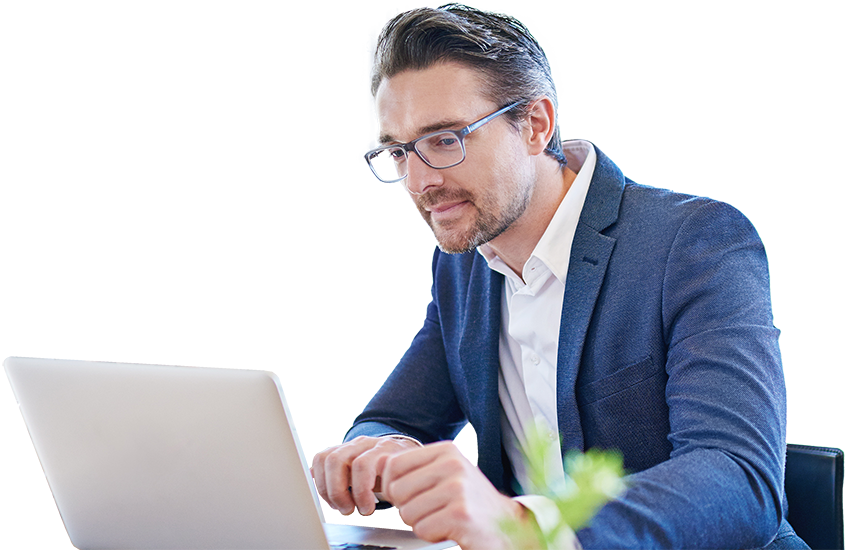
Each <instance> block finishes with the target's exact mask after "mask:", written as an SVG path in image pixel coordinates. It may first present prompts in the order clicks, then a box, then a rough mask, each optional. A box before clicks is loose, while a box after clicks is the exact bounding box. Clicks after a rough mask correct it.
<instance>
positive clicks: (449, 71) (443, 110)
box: [376, 63, 491, 143]
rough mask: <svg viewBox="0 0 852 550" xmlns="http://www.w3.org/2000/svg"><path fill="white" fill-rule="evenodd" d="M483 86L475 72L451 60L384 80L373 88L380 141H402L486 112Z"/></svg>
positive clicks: (461, 122) (489, 103)
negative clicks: (376, 88)
mask: <svg viewBox="0 0 852 550" xmlns="http://www.w3.org/2000/svg"><path fill="white" fill-rule="evenodd" d="M484 87H485V85H484V82H483V80H482V77H481V75H480V74H479V73H477V72H476V71H475V70H473V69H469V68H467V67H464V66H461V65H458V64H452V63H444V64H440V65H433V66H432V67H429V68H427V69H420V70H408V71H404V72H401V73H398V74H396V75H394V76H392V77H390V78H386V79H384V80H383V81H382V83H381V84H380V85H379V88H378V90H377V91H376V109H377V114H378V118H379V134H380V141H382V142H385V143H386V142H391V141H399V142H405V141H410V140H412V139H415V138H416V137H419V136H420V135H422V134H425V133H429V132H432V131H436V130H441V129H444V128H450V127H454V126H459V125H461V126H463V125H466V124H469V123H470V122H472V121H473V120H475V119H476V118H477V117H476V115H477V114H478V113H479V111H483V112H486V113H487V111H488V109H490V107H491V101H490V100H489V99H488V98H487V97H486V96H485V94H484ZM471 117H474V118H471Z"/></svg>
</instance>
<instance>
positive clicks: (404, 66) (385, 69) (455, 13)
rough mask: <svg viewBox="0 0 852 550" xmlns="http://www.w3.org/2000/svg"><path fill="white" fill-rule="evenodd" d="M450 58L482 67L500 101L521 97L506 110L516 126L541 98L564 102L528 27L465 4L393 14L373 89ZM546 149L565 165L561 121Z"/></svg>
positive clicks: (378, 54)
mask: <svg viewBox="0 0 852 550" xmlns="http://www.w3.org/2000/svg"><path fill="white" fill-rule="evenodd" d="M447 61H450V62H456V63H461V64H463V65H466V66H468V67H471V68H473V69H475V70H477V71H480V72H481V73H482V75H483V76H484V77H485V82H486V83H487V85H488V90H487V93H488V94H489V95H490V98H491V99H492V100H493V101H494V102H495V103H496V104H497V105H498V106H501V107H502V106H504V105H508V104H510V103H512V102H515V101H519V100H520V101H521V102H522V103H521V104H520V105H519V106H518V107H516V108H514V109H512V110H511V111H509V112H508V113H507V114H506V117H507V120H509V121H510V122H511V123H512V124H513V125H515V126H516V127H517V125H518V123H519V121H520V120H521V119H522V118H523V116H524V114H525V112H526V111H525V109H526V108H527V107H529V105H530V104H531V103H532V102H534V101H535V100H537V99H539V98H541V97H548V98H550V100H551V101H553V104H554V106H556V107H558V103H557V100H556V86H555V85H554V83H553V77H552V76H551V74H550V64H549V63H548V62H547V56H545V55H544V50H542V49H541V46H540V45H539V44H538V41H536V39H535V38H533V36H532V34H530V32H529V30H528V29H527V28H526V26H524V24H523V23H521V22H520V21H518V20H517V19H515V18H513V17H510V16H507V15H502V14H497V13H491V12H485V11H480V10H477V9H474V8H471V7H468V6H465V5H462V4H446V5H443V6H441V7H439V8H437V9H433V8H419V9H415V10H411V11H407V12H404V13H401V14H399V15H397V16H396V17H394V18H393V19H391V20H390V21H389V22H388V23H387V25H385V28H384V29H383V30H382V33H381V34H380V35H379V41H378V45H377V47H376V56H375V59H374V62H373V74H372V89H371V91H372V94H373V96H375V95H376V92H377V91H378V89H379V85H380V84H381V83H382V80H383V79H385V78H391V77H393V76H394V75H396V74H398V73H400V72H403V71H406V70H409V69H414V70H422V69H427V68H429V67H431V66H432V65H434V64H436V63H441V62H447ZM545 152H546V153H547V154H548V155H550V156H551V157H553V158H555V159H556V160H557V161H559V163H560V164H563V165H564V164H565V162H566V160H565V155H564V153H563V152H562V143H561V138H560V137H559V126H558V125H557V126H556V131H555V132H554V134H553V138H552V139H551V140H550V143H549V144H548V146H547V150H546V151H545Z"/></svg>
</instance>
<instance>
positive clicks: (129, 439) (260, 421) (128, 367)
mask: <svg viewBox="0 0 852 550" xmlns="http://www.w3.org/2000/svg"><path fill="white" fill-rule="evenodd" d="M4 367H5V369H6V374H7V376H8V377H9V381H10V382H11V385H12V389H13V391H14V393H15V397H16V399H17V400H18V404H19V406H20V409H21V413H22V414H23V416H24V421H25V422H26V425H27V428H28V429H29V433H30V437H31V438H32V441H33V444H34V445H35V449H36V452H37V454H38V457H39V459H40V461H41V466H42V469H43V470H44V473H45V476H46V477H47V481H48V484H49V485H50V489H51V491H52V493H53V497H54V499H55V500H56V505H57V507H58V509H59V513H60V515H61V516H62V521H63V522H64V524H65V528H66V530H67V531H68V536H69V537H70V539H71V542H72V544H73V545H74V546H75V547H77V548H79V549H81V550H85V549H94V548H99V549H106V550H111V549H122V550H142V549H150V550H153V549H158V550H165V549H181V550H188V549H196V550H213V549H220V550H224V549H228V550H237V549H241V550H242V549H270V550H271V549H281V550H284V549H287V550H311V549H314V548H318V549H324V550H328V549H329V548H359V547H360V548H364V547H366V548H398V549H400V550H408V549H419V548H430V549H433V548H434V549H438V548H449V547H451V546H454V543H452V542H449V541H448V542H445V543H439V544H428V543H425V542H423V541H421V540H418V539H417V538H416V537H415V536H414V535H413V533H411V532H410V531H401V530H393V529H379V528H369V527H357V526H346V525H330V524H326V523H324V521H323V518H322V511H321V509H320V505H319V500H318V497H317V494H316V491H315V490H314V486H313V481H312V480H311V476H310V471H309V469H308V466H307V462H306V461H305V458H304V455H303V454H302V451H301V448H300V447H299V441H298V438H297V437H296V432H295V430H294V428H293V424H292V422H291V420H290V414H289V412H288V410H287V405H286V401H285V400H284V394H283V392H282V390H281V386H280V383H279V381H278V378H277V377H276V376H275V375H274V374H272V373H269V372H263V371H257V370H237V369H210V368H197V367H171V366H155V365H136V364H123V363H99V362H87V361H62V360H51V359H25V358H18V357H10V358H8V359H6V361H5V362H4Z"/></svg>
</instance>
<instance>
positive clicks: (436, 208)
mask: <svg viewBox="0 0 852 550" xmlns="http://www.w3.org/2000/svg"><path fill="white" fill-rule="evenodd" d="M466 203H467V201H453V202H444V203H441V204H434V205H432V206H427V207H426V210H427V211H429V212H431V213H432V215H433V216H434V215H436V214H437V215H439V216H440V215H442V214H447V213H449V212H450V211H451V210H455V209H457V208H458V207H459V206H461V205H463V204H466Z"/></svg>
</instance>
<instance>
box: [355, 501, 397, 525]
mask: <svg viewBox="0 0 852 550" xmlns="http://www.w3.org/2000/svg"><path fill="white" fill-rule="evenodd" d="M391 516H393V504H391V503H390V502H387V501H384V500H380V501H379V502H377V503H376V509H375V510H373V513H372V514H370V515H368V516H362V515H361V512H357V513H356V514H355V517H356V518H357V519H360V520H361V521H373V520H374V519H390V518H391Z"/></svg>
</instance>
